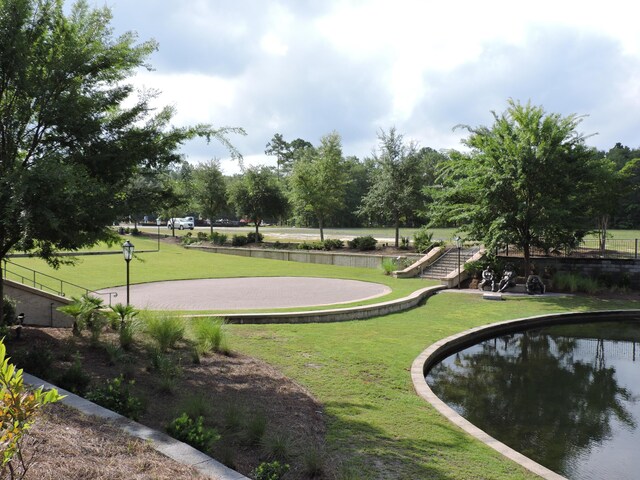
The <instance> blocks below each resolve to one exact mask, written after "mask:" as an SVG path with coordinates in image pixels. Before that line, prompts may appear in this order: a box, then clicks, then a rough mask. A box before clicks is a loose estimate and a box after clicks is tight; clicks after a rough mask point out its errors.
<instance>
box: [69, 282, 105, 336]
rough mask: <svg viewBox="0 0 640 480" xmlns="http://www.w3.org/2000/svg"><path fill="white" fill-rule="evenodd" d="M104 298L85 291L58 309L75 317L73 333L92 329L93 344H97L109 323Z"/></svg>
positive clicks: (78, 333)
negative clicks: (105, 312)
mask: <svg viewBox="0 0 640 480" xmlns="http://www.w3.org/2000/svg"><path fill="white" fill-rule="evenodd" d="M103 303H104V300H103V299H102V298H100V297H96V296H93V295H90V294H88V293H85V294H84V295H82V296H81V297H72V302H71V303H70V304H69V305H64V306H62V307H58V311H60V312H62V313H66V314H67V315H70V316H71V317H73V333H74V335H80V332H82V330H84V329H85V328H88V329H89V330H90V331H91V344H92V345H94V346H95V345H97V344H98V343H99V341H100V334H101V333H102V330H103V329H104V327H105V325H106V324H107V322H108V320H107V317H106V315H105V314H104V313H103V312H102V307H103Z"/></svg>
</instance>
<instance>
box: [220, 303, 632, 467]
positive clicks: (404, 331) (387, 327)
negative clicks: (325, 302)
mask: <svg viewBox="0 0 640 480" xmlns="http://www.w3.org/2000/svg"><path fill="white" fill-rule="evenodd" d="M617 308H640V302H628V301H627V302H624V301H608V300H598V299H594V298H586V297H569V296H567V297H553V298H552V297H537V298H509V299H508V300H506V301H503V302H489V301H484V300H482V298H481V297H480V296H479V295H471V294H456V293H447V292H443V293H439V294H437V295H436V296H434V297H432V298H430V299H429V300H428V301H427V302H426V304H425V305H424V306H421V307H419V308H416V309H413V310H410V311H408V312H405V313H401V314H394V315H389V316H385V317H380V318H376V319H373V320H365V321H354V322H346V323H335V324H313V325H268V326H258V325H230V326H228V332H229V334H230V336H231V341H230V344H231V345H232V346H233V348H234V349H237V350H238V351H241V352H243V353H246V354H249V355H252V356H256V357H259V358H262V359H264V360H266V361H267V362H269V363H271V364H273V365H277V366H278V367H279V368H280V369H281V370H282V371H283V372H284V373H285V374H286V375H288V376H289V377H291V378H293V379H295V380H297V381H298V382H300V383H301V384H303V385H304V386H305V387H307V388H308V389H309V390H310V391H311V392H312V393H313V394H314V395H315V396H316V397H317V398H318V399H319V400H320V401H321V402H322V404H323V405H324V408H325V410H324V413H325V415H326V416H327V420H328V422H329V435H328V439H329V449H330V451H331V452H333V453H334V454H336V455H338V456H340V455H342V456H344V457H346V458H348V459H349V460H348V461H347V462H346V463H345V465H344V466H343V470H345V471H344V472H343V474H344V476H343V478H353V479H356V478H357V479H369V478H370V479H398V480H401V479H443V480H444V479H460V480H468V479H522V478H535V476H534V475H532V474H530V473H528V472H527V471H525V470H524V469H522V468H521V467H520V466H518V465H516V464H515V463H512V462H511V461H508V460H506V459H504V458H502V457H501V456H500V455H499V454H497V453H495V452H494V451H493V450H491V449H490V448H488V447H486V446H484V445H483V444H481V443H480V442H477V441H476V440H474V439H472V438H471V437H469V436H468V435H466V434H465V433H463V432H462V431H461V430H459V429H458V428H457V427H455V426H454V425H452V424H450V423H449V422H448V421H447V420H445V419H444V418H443V417H442V416H441V415H440V414H439V413H437V412H436V411H435V409H433V408H432V407H431V406H430V405H428V404H427V403H426V402H425V401H423V400H422V399H421V398H419V397H418V396H417V395H416V394H415V392H414V389H413V385H412V383H411V378H410V372H409V369H410V366H411V363H412V362H413V360H414V359H415V358H416V357H417V356H418V355H419V354H420V352H421V351H422V350H424V349H425V348H427V347H428V346H429V345H430V344H432V343H433V342H435V341H437V340H440V339H442V338H444V337H446V336H448V335H451V334H453V333H456V332H460V331H463V330H466V329H468V328H471V327H474V326H477V325H482V324H486V323H491V322H496V321H500V320H505V319H511V318H520V317H525V316H530V315H538V314H545V313H552V312H567V311H587V310H598V309H617ZM469 394H473V392H469Z"/></svg>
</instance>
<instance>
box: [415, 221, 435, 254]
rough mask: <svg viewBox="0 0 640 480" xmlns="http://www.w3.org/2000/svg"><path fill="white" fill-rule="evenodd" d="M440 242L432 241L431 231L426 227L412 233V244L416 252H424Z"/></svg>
mask: <svg viewBox="0 0 640 480" xmlns="http://www.w3.org/2000/svg"><path fill="white" fill-rule="evenodd" d="M439 244H440V242H434V241H433V232H430V231H428V230H427V227H421V228H420V230H418V231H417V232H415V233H414V234H413V246H414V247H415V248H416V251H417V252H420V253H426V252H428V251H429V250H431V249H432V248H433V247H435V246H436V245H439Z"/></svg>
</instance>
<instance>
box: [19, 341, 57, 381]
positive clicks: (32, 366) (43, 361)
mask: <svg viewBox="0 0 640 480" xmlns="http://www.w3.org/2000/svg"><path fill="white" fill-rule="evenodd" d="M16 363H18V364H19V365H20V368H22V369H24V370H26V371H27V372H29V373H30V374H31V375H35V376H36V377H40V378H49V377H50V375H51V366H52V365H53V354H52V353H51V350H49V349H48V348H46V347H42V346H34V347H31V348H30V349H29V350H27V352H26V353H24V354H21V355H20V356H19V357H18V358H16Z"/></svg>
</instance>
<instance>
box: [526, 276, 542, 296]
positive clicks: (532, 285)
mask: <svg viewBox="0 0 640 480" xmlns="http://www.w3.org/2000/svg"><path fill="white" fill-rule="evenodd" d="M525 288H526V290H527V293H528V294H529V295H535V294H536V293H539V294H540V295H542V294H543V293H544V292H545V286H544V283H542V280H541V279H540V277H539V276H538V275H535V272H534V273H532V274H531V275H529V276H528V277H527V282H526V283H525Z"/></svg>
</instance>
